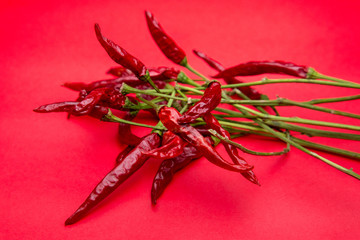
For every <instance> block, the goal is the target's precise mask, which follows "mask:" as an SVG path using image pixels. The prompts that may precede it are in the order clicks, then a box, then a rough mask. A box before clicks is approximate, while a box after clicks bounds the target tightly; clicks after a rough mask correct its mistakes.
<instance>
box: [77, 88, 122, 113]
mask: <svg viewBox="0 0 360 240" xmlns="http://www.w3.org/2000/svg"><path fill="white" fill-rule="evenodd" d="M125 99H126V97H125V96H124V95H122V94H121V93H120V92H118V91H116V90H115V89H113V88H108V87H104V88H96V89H94V90H93V91H91V92H90V93H89V94H88V95H87V96H86V97H85V98H84V99H83V100H81V102H79V103H78V104H77V105H76V106H75V108H74V110H73V112H72V113H71V114H74V115H76V114H77V113H78V112H81V113H84V112H90V111H91V109H93V108H94V106H95V105H96V104H100V105H102V106H106V107H110V108H114V109H122V107H123V106H124V104H125Z"/></svg>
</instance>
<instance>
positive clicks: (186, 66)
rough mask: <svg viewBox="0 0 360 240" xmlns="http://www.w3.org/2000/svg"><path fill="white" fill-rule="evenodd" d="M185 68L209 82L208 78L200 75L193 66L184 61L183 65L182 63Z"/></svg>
mask: <svg viewBox="0 0 360 240" xmlns="http://www.w3.org/2000/svg"><path fill="white" fill-rule="evenodd" d="M183 66H184V67H185V68H186V69H188V70H189V71H190V72H192V73H194V74H195V75H197V76H199V77H200V78H202V79H203V80H204V81H205V82H206V83H209V82H210V80H209V79H208V78H207V77H205V76H204V75H202V74H201V73H199V72H198V71H196V70H195V69H194V68H193V67H191V65H190V64H189V63H188V62H186V63H185V64H184V65H183Z"/></svg>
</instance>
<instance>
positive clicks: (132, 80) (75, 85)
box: [63, 73, 169, 92]
mask: <svg viewBox="0 0 360 240" xmlns="http://www.w3.org/2000/svg"><path fill="white" fill-rule="evenodd" d="M166 74H167V73H166ZM158 78H159V79H157V77H156V76H155V80H154V84H155V85H156V86H157V87H158V88H164V87H165V85H166V82H164V81H163V80H164V78H165V76H164V75H161V76H159V77H158ZM161 78H162V79H161ZM167 79H169V78H167ZM124 83H126V84H127V85H129V86H131V87H134V88H139V89H145V88H150V86H151V85H150V84H149V83H147V82H143V81H140V80H139V79H138V78H137V77H135V76H134V75H131V76H126V77H120V78H115V79H107V80H99V81H95V82H92V83H82V82H67V83H64V84H63V86H64V87H66V88H69V89H71V90H74V91H81V90H86V92H91V91H92V90H94V89H96V88H101V87H108V88H115V89H120V88H121V86H122V84H124Z"/></svg>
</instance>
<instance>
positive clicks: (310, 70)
mask: <svg viewBox="0 0 360 240" xmlns="http://www.w3.org/2000/svg"><path fill="white" fill-rule="evenodd" d="M307 78H310V79H326V80H331V81H334V82H341V83H348V84H354V85H358V86H360V85H359V84H358V83H355V82H351V81H347V80H343V79H340V78H335V77H331V76H326V75H324V74H321V73H319V72H317V71H316V70H315V69H313V68H308V73H307Z"/></svg>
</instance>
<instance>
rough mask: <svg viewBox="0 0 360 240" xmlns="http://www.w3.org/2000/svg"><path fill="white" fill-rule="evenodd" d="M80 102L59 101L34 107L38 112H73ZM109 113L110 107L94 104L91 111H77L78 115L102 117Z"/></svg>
mask: <svg viewBox="0 0 360 240" xmlns="http://www.w3.org/2000/svg"><path fill="white" fill-rule="evenodd" d="M77 104H79V102H57V103H50V104H45V105H42V106H40V107H38V108H36V109H34V110H33V111H34V112H38V113H49V112H68V113H73V112H74V108H75V106H76V105H77ZM107 113H108V108H107V107H103V106H94V108H92V109H91V111H90V112H88V111H84V112H77V113H76V114H74V115H76V116H81V115H89V116H91V117H94V118H97V119H101V118H102V117H104V116H105V115H106V114H107Z"/></svg>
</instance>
